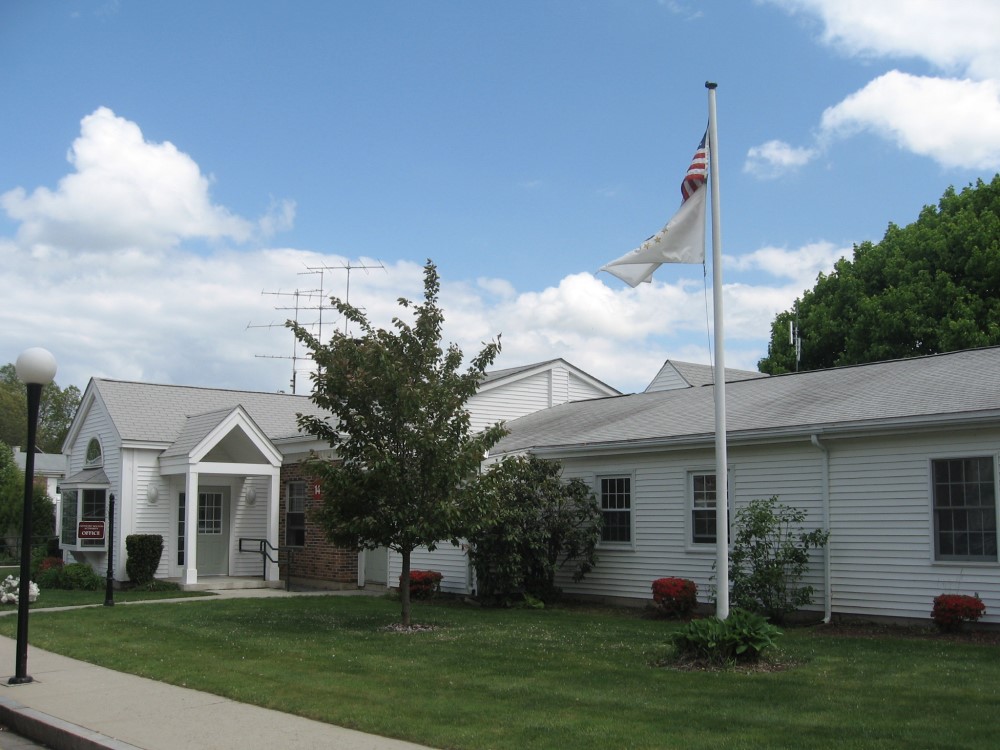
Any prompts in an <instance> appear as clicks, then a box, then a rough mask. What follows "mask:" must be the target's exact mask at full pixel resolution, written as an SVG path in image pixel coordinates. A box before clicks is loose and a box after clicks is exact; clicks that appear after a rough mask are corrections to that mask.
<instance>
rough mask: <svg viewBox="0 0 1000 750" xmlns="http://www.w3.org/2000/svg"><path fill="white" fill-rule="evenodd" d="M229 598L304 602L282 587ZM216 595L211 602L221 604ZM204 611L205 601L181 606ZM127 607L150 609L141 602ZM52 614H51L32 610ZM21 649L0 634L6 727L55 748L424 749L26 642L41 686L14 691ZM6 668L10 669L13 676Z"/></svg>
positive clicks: (1, 714) (0, 716)
mask: <svg viewBox="0 0 1000 750" xmlns="http://www.w3.org/2000/svg"><path fill="white" fill-rule="evenodd" d="M221 596H224V597H225V598H231V597H236V596H240V597H244V596H255V597H256V596H301V594H287V593H285V592H283V591H276V590H274V589H270V590H267V589H263V590H249V591H245V592H240V591H227V592H224V593H223V594H221ZM214 598H215V597H211V598H209V601H210V600H211V599H214ZM180 601H182V602H184V604H180V602H178V604H179V606H186V605H187V604H188V603H189V604H190V606H198V603H199V602H203V601H205V599H186V600H180ZM124 606H142V603H138V602H137V603H135V604H129V605H124ZM31 616H32V617H44V616H45V614H44V612H41V611H39V612H38V613H37V614H36V613H35V612H32V615H31ZM15 652H16V643H15V641H14V639H12V638H2V637H0V675H2V682H0V723H2V724H6V725H7V726H9V727H10V728H11V729H12V730H14V731H15V732H17V733H18V734H20V735H23V736H24V737H28V738H30V739H33V740H35V741H36V742H41V743H44V744H46V745H48V746H50V747H52V748H56V750H91V749H98V748H109V749H110V750H134V749H135V748H140V749H141V750H176V749H177V748H181V747H183V748H189V749H191V750H197V749H198V748H205V749H206V750H230V749H232V750H237V748H238V749H239V750H253V748H261V749H262V750H263V749H265V748H266V750H275V748H300V747H303V748H314V747H315V748H332V749H333V750H420V748H421V746H420V745H414V744H412V743H409V742H402V741H400V740H393V739H388V738H385V737H378V736H376V735H370V734H364V733H362V732H356V731H354V730H351V729H344V728H342V727H337V726H333V725H332V724H324V723H323V722H319V721H312V720H310V719H303V718H300V717H297V716H292V715H291V714H284V713H280V712H278V711H272V710H269V709H266V708H258V707H256V706H251V705H247V704H245V703H237V702H235V701H232V700H229V699H228V698H220V697H219V696H217V695H211V694H209V693H202V692H199V691H197V690H190V689H188V688H181V687H174V686H172V685H166V684H164V683H161V682H156V681H155V680H148V679H145V678H143V677H135V676H133V675H129V674H125V673H122V672H115V671H113V670H110V669H105V668H104V667H98V666H94V665H93V664H88V663H86V662H82V661H77V660H75V659H69V658H66V657H64V656H59V655H57V654H53V653H50V652H48V651H43V650H41V649H38V648H34V647H33V646H31V642H30V628H29V643H28V674H29V675H31V677H32V678H33V680H34V681H33V682H30V683H28V684H25V685H9V684H8V683H7V677H9V676H10V674H13V668H14V661H15ZM2 665H7V666H6V669H8V670H10V674H8V673H7V672H6V671H3V670H4V667H3V666H2Z"/></svg>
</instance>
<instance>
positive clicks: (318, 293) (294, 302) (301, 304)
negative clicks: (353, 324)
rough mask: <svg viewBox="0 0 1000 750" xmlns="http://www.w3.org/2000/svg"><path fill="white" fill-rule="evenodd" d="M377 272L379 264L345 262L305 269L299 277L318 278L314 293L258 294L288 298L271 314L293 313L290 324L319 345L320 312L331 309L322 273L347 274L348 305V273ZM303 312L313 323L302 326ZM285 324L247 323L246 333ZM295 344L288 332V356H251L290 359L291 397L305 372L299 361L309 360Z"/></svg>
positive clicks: (311, 291) (305, 323)
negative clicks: (312, 333)
mask: <svg viewBox="0 0 1000 750" xmlns="http://www.w3.org/2000/svg"><path fill="white" fill-rule="evenodd" d="M373 268H381V269H382V270H385V266H384V265H383V264H382V263H381V261H379V263H378V265H366V264H363V263H359V264H352V263H351V262H350V261H348V262H347V263H346V264H344V265H340V266H328V265H323V266H306V270H305V271H300V272H299V276H307V275H311V276H319V288H318V289H296V290H295V291H292V292H283V291H277V292H269V291H261V294H262V295H270V296H273V297H285V298H287V297H290V298H291V304H287V305H283V304H278V305H276V306H275V308H274V309H275V310H290V311H292V312H293V313H294V315H293V317H292V322H294V323H295V324H296V325H298V326H300V327H302V328H309V329H315V332H316V338H317V339H318V340H319V341H323V312H324V311H328V310H332V309H334V308H333V306H332V305H331V304H329V299H328V298H327V296H326V291H325V282H326V272H327V271H346V272H347V290H346V295H345V297H344V301H345V302H350V294H351V271H355V270H364V271H365V272H366V273H367V272H368V270H369V269H373ZM305 310H315V311H316V312H317V315H316V319H315V320H312V321H308V322H302V321H301V320H300V319H299V317H300V315H301V314H302V313H303V311H305ZM284 327H285V323H273V322H272V323H265V324H254V323H247V329H250V328H284ZM347 330H348V321H347V320H346V318H345V320H344V333H345V334H346V333H347ZM298 347H299V340H298V338H296V336H295V334H294V332H292V353H291V355H284V354H255V355H254V356H255V357H257V358H258V359H290V360H291V361H292V377H291V380H290V385H291V388H292V394H295V393H296V392H297V380H298V373H299V372H300V371H301V370H302V369H305V368H300V367H299V361H300V360H310V359H312V358H311V357H310V356H308V355H300V354H299V353H298Z"/></svg>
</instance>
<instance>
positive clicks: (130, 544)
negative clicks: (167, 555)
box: [125, 534, 163, 586]
mask: <svg viewBox="0 0 1000 750" xmlns="http://www.w3.org/2000/svg"><path fill="white" fill-rule="evenodd" d="M125 550H126V552H127V553H128V559H126V560H125V572H126V573H128V577H129V580H131V581H132V583H134V584H135V585H136V586H142V585H144V584H147V583H149V582H150V581H152V580H153V576H155V575H156V569H157V568H158V567H159V565H160V557H161V556H162V555H163V537H162V536H160V535H159V534H129V535H128V536H127V537H125Z"/></svg>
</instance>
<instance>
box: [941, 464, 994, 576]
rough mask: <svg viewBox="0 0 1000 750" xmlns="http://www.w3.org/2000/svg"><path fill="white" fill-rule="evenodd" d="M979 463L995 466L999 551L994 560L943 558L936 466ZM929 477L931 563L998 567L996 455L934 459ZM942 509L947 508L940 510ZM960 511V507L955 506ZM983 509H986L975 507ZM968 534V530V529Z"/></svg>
mask: <svg viewBox="0 0 1000 750" xmlns="http://www.w3.org/2000/svg"><path fill="white" fill-rule="evenodd" d="M979 459H989V460H990V462H991V464H992V475H991V479H992V484H993V524H994V526H993V536H994V547H995V548H997V549H996V551H995V552H994V554H993V556H992V557H991V556H989V555H982V556H980V555H975V556H973V555H954V554H948V555H942V553H941V551H940V549H941V537H940V533H941V530H940V528H939V517H938V508H939V506H938V498H937V476H936V473H935V465H936V464H937V463H938V462H945V461H970V460H979ZM927 477H928V500H929V504H930V530H931V549H930V555H931V560H932V561H933V562H934V564H936V565H963V566H968V565H981V566H992V567H996V566H997V565H998V564H1000V460H998V456H997V454H995V453H968V454H965V455H961V456H954V455H952V456H933V457H931V458H930V460H929V461H928V462H927ZM941 507H942V508H944V507H946V506H941ZM952 507H958V506H952ZM972 507H979V508H982V507H984V506H972ZM966 531H968V529H966Z"/></svg>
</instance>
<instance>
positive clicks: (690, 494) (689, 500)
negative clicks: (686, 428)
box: [684, 466, 733, 553]
mask: <svg viewBox="0 0 1000 750" xmlns="http://www.w3.org/2000/svg"><path fill="white" fill-rule="evenodd" d="M732 473H733V472H732V470H731V469H730V470H729V471H727V472H726V474H727V477H726V481H727V483H728V484H727V485H726V496H727V498H728V502H727V503H726V511H727V514H728V516H729V534H728V535H727V536H728V538H729V542H730V545H732V539H733V534H732V529H733V491H732ZM700 476H713V477H716V484H715V491H716V497H715V500H716V507H715V508H713V524H714V520H715V518H716V516H715V515H714V512H715V510H716V509H717V508H718V490H719V484H718V472H717V471H716V467H714V466H711V467H704V468H693V469H688V471H687V473H686V474H685V477H684V546H685V549H686V550H687V551H688V552H705V553H708V552H714V551H715V547H716V540H717V538H718V537H717V536H716V537H715V538H713V539H712V541H710V542H696V541H695V539H694V532H695V528H694V527H695V524H694V512H695V510H704V508H698V509H696V508H695V492H694V479H695V477H700ZM714 528H715V526H714V525H713V529H714Z"/></svg>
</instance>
